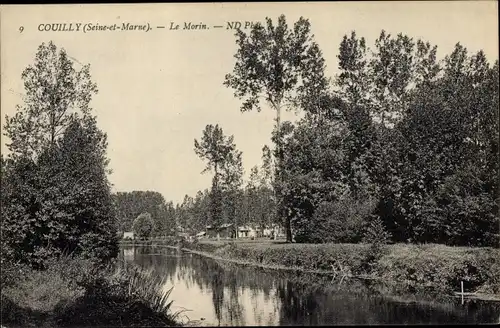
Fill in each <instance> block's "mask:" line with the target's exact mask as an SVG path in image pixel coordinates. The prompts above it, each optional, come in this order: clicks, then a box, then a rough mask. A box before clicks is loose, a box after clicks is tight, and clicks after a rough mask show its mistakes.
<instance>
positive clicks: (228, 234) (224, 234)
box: [206, 223, 234, 238]
mask: <svg viewBox="0 0 500 328" xmlns="http://www.w3.org/2000/svg"><path fill="white" fill-rule="evenodd" d="M206 236H207V237H208V238H217V237H219V238H233V237H234V228H233V225H232V224H231V223H225V224H223V225H221V226H220V227H219V228H218V229H217V228H215V227H213V226H207V228H206Z"/></svg>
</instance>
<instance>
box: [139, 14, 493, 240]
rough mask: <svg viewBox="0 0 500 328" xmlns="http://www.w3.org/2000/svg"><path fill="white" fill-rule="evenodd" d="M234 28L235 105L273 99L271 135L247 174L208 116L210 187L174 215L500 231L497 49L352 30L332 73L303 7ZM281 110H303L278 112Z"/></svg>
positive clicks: (410, 234)
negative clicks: (448, 48) (490, 54)
mask: <svg viewBox="0 0 500 328" xmlns="http://www.w3.org/2000/svg"><path fill="white" fill-rule="evenodd" d="M236 37H237V45H238V47H239V48H238V49H239V50H238V52H237V55H236V56H235V58H236V59H237V62H236V65H235V68H234V71H233V74H228V75H227V76H226V81H225V83H224V84H225V85H226V86H227V87H232V88H233V89H234V90H235V96H237V97H238V98H242V99H244V102H243V105H242V108H241V110H242V111H248V110H252V109H256V110H260V107H259V106H260V105H259V99H261V98H263V99H265V100H266V101H267V103H268V104H269V105H270V107H271V108H272V109H274V110H276V113H277V125H276V128H275V130H274V131H273V135H272V138H271V139H272V141H273V143H274V144H275V147H274V149H273V150H271V149H270V148H268V147H267V146H266V147H264V149H263V158H262V164H261V167H257V166H256V167H254V168H253V169H252V170H251V172H250V178H249V180H248V181H247V182H246V183H243V182H242V175H243V171H242V168H241V156H242V154H241V152H239V151H238V150H237V148H236V145H235V144H234V142H233V138H232V136H224V134H223V131H222V128H220V127H219V126H213V125H207V127H206V128H205V130H204V131H203V137H202V139H201V141H198V140H196V141H195V152H196V153H197V154H198V155H199V156H200V158H201V159H204V160H206V163H207V169H206V171H210V172H212V173H213V182H212V186H211V188H210V189H206V190H204V191H199V192H198V194H197V195H196V196H195V197H194V198H193V197H191V196H188V195H186V196H185V198H184V201H183V202H182V204H178V205H177V206H176V207H175V210H173V211H172V213H174V214H173V217H174V220H175V222H176V224H177V225H178V226H181V227H183V228H184V229H185V230H186V231H188V232H193V233H195V232H198V231H201V230H203V228H204V227H205V226H207V225H220V224H222V223H234V224H235V225H244V224H250V225H253V226H254V227H256V228H258V227H263V226H265V225H270V224H272V223H276V222H278V223H280V224H282V225H283V227H284V228H285V229H286V230H287V232H288V233H287V239H288V240H291V236H292V233H293V236H294V238H295V240H296V241H297V242H345V243H352V242H362V241H368V240H373V238H375V239H376V238H379V239H381V240H384V241H385V240H392V241H393V242H410V243H444V244H449V245H468V246H495V245H498V244H499V242H500V236H499V227H500V221H499V216H498V184H497V177H498V162H499V157H498V137H499V134H498V108H499V107H498V106H499V102H498V99H499V92H498V90H499V89H498V88H499V85H498V68H499V67H498V60H497V61H496V62H495V63H494V64H493V65H491V64H490V63H489V62H488V60H487V58H486V57H485V54H484V53H483V52H482V51H479V52H477V53H475V54H470V53H468V51H467V49H466V48H464V47H463V46H462V45H460V44H459V43H457V44H456V46H455V48H454V49H453V51H452V52H451V53H450V54H448V55H447V56H445V57H444V59H443V60H438V57H437V46H432V45H431V44H430V43H428V42H425V41H423V40H420V39H419V40H415V39H413V38H411V37H409V36H407V35H403V34H398V35H391V34H388V33H386V32H385V31H382V32H381V34H380V36H379V37H378V38H377V39H376V40H375V42H374V48H373V49H370V48H369V47H368V45H367V42H366V40H365V39H364V38H362V37H358V36H357V35H356V33H355V32H352V33H351V34H350V35H346V36H344V38H343V40H342V42H341V44H340V47H339V54H338V56H337V59H338V61H337V62H338V68H339V73H338V74H337V75H336V76H335V77H333V78H332V79H330V78H328V77H327V76H325V68H326V64H325V60H324V59H323V58H322V53H321V51H320V48H319V46H318V45H317V44H316V43H315V42H314V40H313V37H312V36H311V35H310V25H309V22H308V21H307V20H304V19H300V20H299V21H298V22H296V23H295V25H294V28H293V29H288V27H287V25H286V21H285V18H284V16H282V17H280V19H279V20H278V24H277V25H273V23H272V21H271V20H270V19H268V21H267V25H266V26H262V25H259V24H257V25H256V26H254V27H253V29H252V31H251V32H250V34H248V35H247V34H245V33H243V32H241V31H239V32H238V33H237V35H236ZM299 45H300V47H299ZM283 49H285V50H286V49H288V50H287V51H284V50H283ZM249 71H254V72H255V74H248V72H249ZM283 109H285V110H291V109H295V110H301V111H302V113H303V114H304V115H303V117H302V118H301V119H300V120H298V121H296V122H289V121H285V122H280V111H281V110H283ZM204 172H205V171H204ZM171 207H172V206H171ZM145 210H146V209H145ZM151 211H152V212H154V210H151ZM137 213H139V211H136V212H134V214H133V215H132V216H131V217H130V218H133V216H134V215H136V214H137ZM153 217H155V215H154V214H153Z"/></svg>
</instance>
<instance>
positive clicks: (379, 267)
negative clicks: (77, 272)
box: [136, 239, 500, 298]
mask: <svg viewBox="0 0 500 328" xmlns="http://www.w3.org/2000/svg"><path fill="white" fill-rule="evenodd" d="M136 243H137V244H141V243H142V244H143V245H144V244H146V245H151V246H154V245H170V246H175V245H178V243H177V242H176V241H175V240H174V239H169V240H159V239H158V240H150V241H147V242H144V241H143V242H139V241H136ZM181 246H182V247H183V248H187V249H190V250H194V251H197V252H200V253H202V254H204V255H210V256H212V257H214V258H219V259H228V260H232V261H235V262H239V263H241V264H252V265H257V266H260V267H264V268H275V269H292V270H300V271H305V272H311V273H328V274H330V275H333V276H335V277H336V278H338V279H345V278H350V277H360V278H366V279H370V280H376V281H380V282H383V283H384V284H388V285H393V286H394V287H395V288H396V287H397V289H398V290H406V291H409V292H417V291H418V292H439V293H447V294H452V293H453V292H457V291H460V283H461V281H463V282H464V289H465V292H470V293H477V294H478V295H482V296H484V297H486V295H494V296H495V298H497V297H498V296H500V250H499V249H493V248H468V247H449V246H444V245H436V244H425V245H410V244H396V245H381V246H380V247H374V246H373V245H368V244H286V243H284V242H276V241H270V240H254V241H251V240H237V241H222V240H221V241H215V240H202V241H200V242H193V243H189V242H183V243H182V244H181Z"/></svg>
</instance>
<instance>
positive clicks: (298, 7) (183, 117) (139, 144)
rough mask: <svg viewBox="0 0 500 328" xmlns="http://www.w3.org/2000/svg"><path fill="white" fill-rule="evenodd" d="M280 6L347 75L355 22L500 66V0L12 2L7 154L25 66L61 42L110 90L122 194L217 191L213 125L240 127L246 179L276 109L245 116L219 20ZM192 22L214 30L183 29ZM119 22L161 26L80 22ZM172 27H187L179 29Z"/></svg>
mask: <svg viewBox="0 0 500 328" xmlns="http://www.w3.org/2000/svg"><path fill="white" fill-rule="evenodd" d="M280 14H285V16H286V18H287V22H288V24H289V26H291V25H292V24H293V22H295V21H296V20H297V19H298V18H299V17H300V16H303V17H305V18H308V19H309V20H310V22H311V26H312V33H313V34H314V38H315V40H316V42H317V43H318V44H319V46H320V48H321V50H322V52H323V56H324V58H325V60H326V65H327V68H326V73H327V75H328V76H331V77H333V76H334V75H335V74H336V73H337V64H338V62H337V58H336V56H337V55H338V47H339V44H340V42H341V40H342V37H343V36H344V35H345V34H350V33H351V31H353V30H354V31H356V33H357V35H358V36H363V37H365V38H366V40H367V43H368V45H369V46H372V45H373V43H374V41H375V39H376V38H377V36H378V35H379V34H380V32H381V30H382V29H384V30H385V31H387V32H388V33H391V34H393V35H395V34H398V33H403V34H407V35H408V36H410V37H413V38H414V39H415V40H417V39H422V40H425V41H429V42H430V43H431V44H433V45H437V46H438V57H439V58H443V57H444V56H445V55H446V54H449V53H450V52H451V51H452V50H453V47H454V45H455V44H456V43H457V42H460V43H461V44H462V45H464V46H465V47H466V48H467V49H468V50H469V51H470V52H472V53H474V52H477V51H478V50H480V49H482V50H483V51H484V52H485V53H486V56H487V58H488V59H489V60H490V61H491V62H493V61H494V60H496V59H498V16H497V15H498V2H497V1H457V2H455V1H435V2H434V1H414V2H403V1H398V2H393V1H388V2H383V1H373V2H354V1H353V2H313V3H305V2H304V3H299V2H293V3H292V2H290V3H285V2H280V3H246V4H245V3H218V4H213V3H212V4H194V3H193V4H189V3H182V4H181V3H179V4H174V3H169V4H160V3H157V4H127V5H123V4H92V5H78V4H72V5H43V6H41V5H22V6H12V5H11V6H1V7H0V40H1V43H0V63H1V65H0V75H1V93H0V95H1V107H0V109H1V110H0V112H1V124H2V139H1V152H2V153H7V148H6V144H7V143H8V139H7V138H6V137H5V136H3V125H4V123H5V115H12V114H13V113H14V112H15V105H16V104H20V103H21V102H22V96H21V95H22V94H23V92H24V89H23V84H22V80H21V73H22V71H23V70H24V69H25V68H26V67H27V66H28V65H30V64H31V63H33V60H34V57H35V53H36V50H37V47H38V46H39V45H40V44H41V43H42V42H48V41H50V40H52V41H53V42H54V43H55V44H56V46H57V47H59V48H64V49H66V51H67V53H68V54H69V55H70V56H71V57H73V58H74V59H75V67H76V68H79V67H80V66H79V65H80V64H79V63H81V64H90V68H91V75H92V79H93V81H94V82H95V83H96V84H97V86H98V89H99V93H98V94H97V95H96V96H95V97H94V98H93V100H92V103H91V106H92V108H93V109H94V114H95V115H96V116H97V120H98V126H99V128H100V129H102V130H103V131H105V132H106V133H107V135H108V143H109V145H108V157H109V158H110V167H111V169H112V170H113V173H112V174H111V175H110V176H109V179H110V181H111V183H112V184H113V191H133V190H152V191H158V192H160V193H161V194H162V195H163V196H164V197H165V199H166V200H167V201H173V202H174V203H175V202H181V201H182V199H183V197H184V195H185V194H188V195H191V196H194V195H195V194H196V192H197V191H198V190H201V189H205V188H208V187H210V181H211V176H210V174H203V175H202V174H201V171H202V170H203V169H204V167H205V163H204V162H202V161H201V160H200V159H199V158H198V157H197V156H196V154H195V153H194V150H193V148H194V139H195V138H200V137H201V135H202V131H203V129H204V128H205V126H206V125H207V124H219V125H220V126H221V127H222V129H223V131H224V133H225V134H226V135H234V141H235V143H236V146H237V147H238V149H239V150H241V151H242V152H243V166H244V169H245V178H247V177H248V175H249V172H250V169H251V168H252V167H253V166H254V165H259V164H260V163H261V154H262V152H261V149H262V147H263V146H264V145H265V144H267V145H271V141H270V137H271V131H272V128H273V124H274V117H275V113H274V112H273V111H272V110H271V109H269V108H268V107H266V106H264V107H263V110H262V111H261V112H245V113H241V112H240V110H239V108H240V106H241V101H240V100H239V99H237V98H235V97H234V96H233V91H232V90H231V89H228V88H226V87H224V86H223V85H222V83H223V81H224V76H225V74H227V73H230V72H231V71H232V69H233V67H234V63H235V59H234V57H233V56H234V54H235V52H236V49H237V48H236V44H235V37H234V31H232V30H230V29H226V28H213V26H215V25H222V26H224V27H226V26H227V22H234V21H239V22H241V23H242V24H244V22H263V21H264V20H265V17H270V18H272V19H273V20H276V19H277V17H278V16H279V15H280ZM185 22H192V24H200V23H203V24H206V25H207V26H209V27H210V29H209V30H182V26H183V25H184V23H185ZM54 23H61V24H62V23H66V24H67V26H69V24H70V23H72V24H73V28H75V27H76V24H81V25H80V30H79V31H78V32H77V31H66V32H64V31H55V32H54V31H39V26H40V24H54ZM115 23H116V24H118V25H119V26H121V25H122V24H123V23H130V24H131V25H142V24H148V23H149V26H150V27H152V29H151V30H150V31H148V32H145V31H137V30H135V31H88V32H86V33H83V31H82V30H81V29H82V27H83V26H84V25H85V24H93V25H97V24H99V25H112V24H115ZM171 24H174V25H176V24H179V25H181V27H180V28H181V29H179V30H170V29H169V27H170V26H171ZM42 26H44V25H42ZM87 26H89V25H87ZM157 26H165V28H163V29H159V28H156V27H157ZM244 31H245V30H244ZM295 117H296V116H295V114H294V113H287V114H285V115H284V119H290V120H293V119H295Z"/></svg>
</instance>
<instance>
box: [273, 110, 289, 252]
mask: <svg viewBox="0 0 500 328" xmlns="http://www.w3.org/2000/svg"><path fill="white" fill-rule="evenodd" d="M276 130H277V134H278V139H277V146H278V147H277V148H278V157H277V161H276V175H277V177H276V178H277V179H276V180H277V183H276V203H277V204H276V205H277V206H276V207H277V209H276V212H277V216H278V217H277V218H278V220H279V221H282V220H284V228H285V234H286V242H287V243H291V242H292V231H291V224H290V219H289V218H288V216H286V215H284V211H283V192H282V188H281V187H282V185H283V181H282V178H283V175H282V164H283V150H282V142H281V106H280V104H277V106H276ZM276 237H277V234H275V236H274V239H276Z"/></svg>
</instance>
